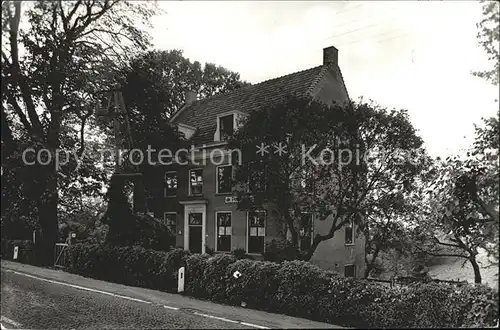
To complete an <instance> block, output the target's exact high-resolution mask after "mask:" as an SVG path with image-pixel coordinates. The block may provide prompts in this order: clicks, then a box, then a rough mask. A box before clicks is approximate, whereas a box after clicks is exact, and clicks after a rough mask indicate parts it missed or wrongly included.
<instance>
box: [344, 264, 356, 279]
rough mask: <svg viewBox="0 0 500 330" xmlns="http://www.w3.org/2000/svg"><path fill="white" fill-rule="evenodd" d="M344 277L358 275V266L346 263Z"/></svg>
mask: <svg viewBox="0 0 500 330" xmlns="http://www.w3.org/2000/svg"><path fill="white" fill-rule="evenodd" d="M344 277H356V266H355V265H345V266H344Z"/></svg>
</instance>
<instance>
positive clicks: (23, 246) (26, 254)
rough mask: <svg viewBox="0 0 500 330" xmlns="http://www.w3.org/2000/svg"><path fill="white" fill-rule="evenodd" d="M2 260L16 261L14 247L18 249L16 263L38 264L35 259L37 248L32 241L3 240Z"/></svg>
mask: <svg viewBox="0 0 500 330" xmlns="http://www.w3.org/2000/svg"><path fill="white" fill-rule="evenodd" d="M1 246H2V253H1V254H2V259H5V260H14V247H15V246H17V247H18V254H17V259H16V261H19V262H22V263H25V264H32V265H34V264H37V262H36V258H35V246H34V244H33V241H30V240H9V239H3V238H2V245H1Z"/></svg>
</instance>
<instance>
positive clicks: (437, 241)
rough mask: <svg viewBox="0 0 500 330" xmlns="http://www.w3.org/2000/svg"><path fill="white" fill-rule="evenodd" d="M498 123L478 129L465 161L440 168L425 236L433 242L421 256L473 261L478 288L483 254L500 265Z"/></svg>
mask: <svg viewBox="0 0 500 330" xmlns="http://www.w3.org/2000/svg"><path fill="white" fill-rule="evenodd" d="M499 134H500V127H499V124H498V118H490V119H486V120H484V125H482V126H477V127H476V139H475V142H474V146H473V148H472V152H470V153H468V154H467V157H465V158H464V157H458V156H455V157H449V158H447V159H446V160H445V161H441V162H438V163H437V164H436V166H435V167H433V169H432V170H433V171H434V172H435V177H434V178H433V180H432V181H431V183H430V184H429V189H428V192H429V197H428V206H427V209H426V212H427V214H429V216H428V217H427V221H424V222H422V223H421V224H420V227H421V229H420V230H421V232H422V233H423V234H424V236H423V237H425V234H427V237H431V240H430V242H429V243H428V244H427V245H426V246H424V248H423V249H422V250H424V251H425V252H427V253H429V254H431V255H436V256H456V257H461V258H464V260H465V261H469V262H470V263H471V265H472V267H473V269H474V277H475V282H476V283H481V274H480V269H479V265H478V263H477V261H476V256H477V255H478V253H479V251H480V249H485V250H486V251H488V252H489V254H490V256H491V257H492V259H493V262H495V263H497V262H498V230H499V228H498V225H499V217H498V207H499V199H498V198H499V196H498V191H499V177H498V176H499V171H498V170H499V163H498V157H499V155H498V147H499V144H498V135H499Z"/></svg>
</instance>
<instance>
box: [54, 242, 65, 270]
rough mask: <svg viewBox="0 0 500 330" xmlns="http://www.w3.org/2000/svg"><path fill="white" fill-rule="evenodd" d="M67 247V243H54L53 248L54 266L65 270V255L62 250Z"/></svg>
mask: <svg viewBox="0 0 500 330" xmlns="http://www.w3.org/2000/svg"><path fill="white" fill-rule="evenodd" d="M67 247H68V244H67V243H56V246H55V247H54V266H55V267H60V268H65V267H66V255H65V253H64V250H66V248H67Z"/></svg>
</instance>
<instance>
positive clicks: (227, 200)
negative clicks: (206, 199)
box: [224, 196, 238, 204]
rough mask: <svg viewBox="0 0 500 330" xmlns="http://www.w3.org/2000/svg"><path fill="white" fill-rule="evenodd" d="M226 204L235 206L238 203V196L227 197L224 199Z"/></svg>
mask: <svg viewBox="0 0 500 330" xmlns="http://www.w3.org/2000/svg"><path fill="white" fill-rule="evenodd" d="M224 202H225V203H226V204H234V203H238V197H236V196H227V197H226V198H225V199H224Z"/></svg>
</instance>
